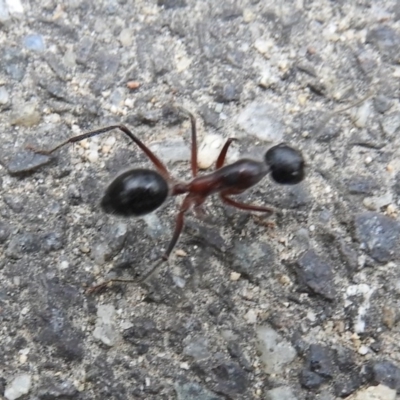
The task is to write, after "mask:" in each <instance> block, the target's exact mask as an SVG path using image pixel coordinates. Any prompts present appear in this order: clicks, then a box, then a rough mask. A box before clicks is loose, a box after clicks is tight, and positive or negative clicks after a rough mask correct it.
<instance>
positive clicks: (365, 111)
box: [352, 101, 372, 128]
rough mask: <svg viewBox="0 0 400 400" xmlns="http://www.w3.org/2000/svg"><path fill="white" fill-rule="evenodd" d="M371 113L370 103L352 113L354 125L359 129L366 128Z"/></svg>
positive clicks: (367, 102)
mask: <svg viewBox="0 0 400 400" xmlns="http://www.w3.org/2000/svg"><path fill="white" fill-rule="evenodd" d="M371 113H372V109H371V103H370V102H369V101H366V102H365V103H364V104H363V105H362V106H361V107H358V108H357V109H355V110H354V112H353V113H352V117H353V122H354V125H355V126H356V127H357V128H365V126H366V125H367V122H368V118H369V116H370V115H371Z"/></svg>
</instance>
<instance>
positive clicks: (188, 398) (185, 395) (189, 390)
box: [174, 382, 220, 400]
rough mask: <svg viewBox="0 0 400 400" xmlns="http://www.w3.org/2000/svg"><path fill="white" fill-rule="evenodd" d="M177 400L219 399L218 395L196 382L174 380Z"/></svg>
mask: <svg viewBox="0 0 400 400" xmlns="http://www.w3.org/2000/svg"><path fill="white" fill-rule="evenodd" d="M174 388H175V392H176V395H177V400H194V399H196V400H220V397H219V396H217V395H216V394H215V393H212V392H210V391H209V390H208V389H206V388H204V387H202V386H200V385H199V384H198V383H196V382H176V383H175V385H174Z"/></svg>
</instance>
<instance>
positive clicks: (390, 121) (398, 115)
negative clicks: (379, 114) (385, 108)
mask: <svg viewBox="0 0 400 400" xmlns="http://www.w3.org/2000/svg"><path fill="white" fill-rule="evenodd" d="M380 124H381V128H382V131H383V133H384V134H385V135H386V136H387V137H388V138H394V136H395V135H396V134H397V132H398V131H399V130H400V112H392V113H390V114H387V115H385V116H384V119H383V120H382V121H381V123H380Z"/></svg>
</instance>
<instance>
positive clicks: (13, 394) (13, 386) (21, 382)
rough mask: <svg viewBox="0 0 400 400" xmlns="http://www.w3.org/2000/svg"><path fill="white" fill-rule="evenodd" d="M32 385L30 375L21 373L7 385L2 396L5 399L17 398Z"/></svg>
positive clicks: (26, 392) (27, 391)
mask: <svg viewBox="0 0 400 400" xmlns="http://www.w3.org/2000/svg"><path fill="white" fill-rule="evenodd" d="M31 386H32V376H31V375H29V374H21V375H19V376H17V377H16V378H14V379H13V380H12V381H11V383H10V384H9V385H7V387H6V390H5V392H4V396H5V398H6V399H7V400H15V399H19V398H20V397H22V396H23V395H25V394H28V393H29V390H30V389H31Z"/></svg>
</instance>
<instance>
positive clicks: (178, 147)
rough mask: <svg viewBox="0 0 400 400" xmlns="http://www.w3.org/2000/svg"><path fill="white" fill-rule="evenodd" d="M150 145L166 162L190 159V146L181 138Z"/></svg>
mask: <svg viewBox="0 0 400 400" xmlns="http://www.w3.org/2000/svg"><path fill="white" fill-rule="evenodd" d="M149 147H150V149H151V150H152V151H154V153H156V155H157V156H158V157H160V158H161V159H162V160H163V161H164V162H166V163H175V162H179V161H189V160H190V148H189V146H188V145H187V144H186V143H185V141H184V140H183V139H181V138H179V139H171V140H168V141H163V142H157V143H153V144H151V145H150V146H149Z"/></svg>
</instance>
